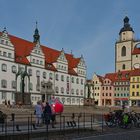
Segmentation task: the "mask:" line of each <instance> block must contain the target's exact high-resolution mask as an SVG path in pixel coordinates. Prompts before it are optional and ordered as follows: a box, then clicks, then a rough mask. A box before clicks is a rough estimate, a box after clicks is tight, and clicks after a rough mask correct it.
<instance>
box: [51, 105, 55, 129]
mask: <svg viewBox="0 0 140 140" xmlns="http://www.w3.org/2000/svg"><path fill="white" fill-rule="evenodd" d="M54 106H55V105H54V104H52V105H51V111H52V115H51V120H52V128H55V126H54V124H55V118H56V112H55V109H54Z"/></svg>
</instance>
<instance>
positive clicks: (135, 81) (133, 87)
mask: <svg viewBox="0 0 140 140" xmlns="http://www.w3.org/2000/svg"><path fill="white" fill-rule="evenodd" d="M130 105H131V106H140V70H136V71H135V70H134V71H133V72H132V74H131V77H130Z"/></svg>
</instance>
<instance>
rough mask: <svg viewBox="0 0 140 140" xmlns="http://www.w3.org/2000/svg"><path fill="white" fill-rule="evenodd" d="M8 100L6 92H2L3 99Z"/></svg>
mask: <svg viewBox="0 0 140 140" xmlns="http://www.w3.org/2000/svg"><path fill="white" fill-rule="evenodd" d="M6 98H7V96H6V92H4V91H3V92H2V93H1V99H3V100H5V99H6Z"/></svg>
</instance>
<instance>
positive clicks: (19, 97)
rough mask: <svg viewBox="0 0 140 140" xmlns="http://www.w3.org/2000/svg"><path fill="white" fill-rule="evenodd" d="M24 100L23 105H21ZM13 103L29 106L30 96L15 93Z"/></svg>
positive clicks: (28, 94)
mask: <svg viewBox="0 0 140 140" xmlns="http://www.w3.org/2000/svg"><path fill="white" fill-rule="evenodd" d="M23 98H24V103H23ZM15 103H16V104H21V105H31V94H30V93H24V94H22V93H20V92H17V93H15Z"/></svg>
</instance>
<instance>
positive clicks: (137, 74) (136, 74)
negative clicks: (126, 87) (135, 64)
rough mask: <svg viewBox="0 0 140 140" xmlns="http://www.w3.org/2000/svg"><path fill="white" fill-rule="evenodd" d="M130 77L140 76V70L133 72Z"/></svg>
mask: <svg viewBox="0 0 140 140" xmlns="http://www.w3.org/2000/svg"><path fill="white" fill-rule="evenodd" d="M130 76H140V69H134V70H132V71H131V74H130Z"/></svg>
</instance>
